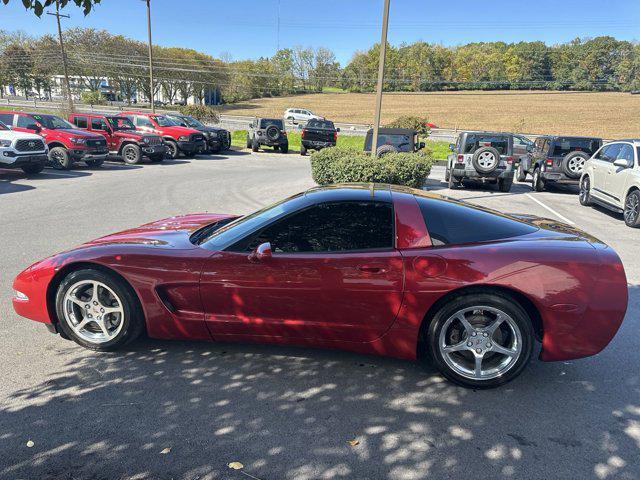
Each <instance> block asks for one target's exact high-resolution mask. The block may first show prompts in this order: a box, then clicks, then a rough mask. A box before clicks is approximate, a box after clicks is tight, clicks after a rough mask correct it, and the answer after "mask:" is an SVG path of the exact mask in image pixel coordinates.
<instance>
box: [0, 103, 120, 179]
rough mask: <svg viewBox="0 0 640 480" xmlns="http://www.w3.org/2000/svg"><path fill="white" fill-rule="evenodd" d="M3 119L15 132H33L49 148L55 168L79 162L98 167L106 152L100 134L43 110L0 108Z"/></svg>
mask: <svg viewBox="0 0 640 480" xmlns="http://www.w3.org/2000/svg"><path fill="white" fill-rule="evenodd" d="M0 115H2V118H4V119H5V120H8V119H9V116H11V117H12V118H11V121H4V123H5V124H7V125H9V126H11V127H12V129H13V130H15V131H16V132H26V133H36V134H38V135H40V136H41V137H43V138H44V140H45V142H46V143H47V146H48V147H49V162H50V163H51V166H52V167H54V168H58V169H65V170H68V169H70V168H71V167H72V166H73V164H74V163H75V162H78V161H82V162H84V163H86V164H87V165H89V166H91V167H99V166H100V165H102V163H103V162H104V161H105V159H106V158H107V156H108V155H109V150H108V149H107V141H106V140H105V139H104V137H103V136H102V135H97V134H95V133H90V132H86V131H83V130H78V129H77V128H76V127H75V126H74V125H72V124H70V123H69V122H67V121H66V120H64V119H63V118H60V117H58V116H56V115H49V114H44V113H42V114H41V113H26V112H13V111H5V110H0Z"/></svg>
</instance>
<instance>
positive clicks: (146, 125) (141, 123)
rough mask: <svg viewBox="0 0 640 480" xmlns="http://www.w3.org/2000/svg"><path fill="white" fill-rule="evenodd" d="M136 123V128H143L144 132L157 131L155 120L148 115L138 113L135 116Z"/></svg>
mask: <svg viewBox="0 0 640 480" xmlns="http://www.w3.org/2000/svg"><path fill="white" fill-rule="evenodd" d="M134 124H135V126H136V129H138V130H142V131H143V132H147V133H157V132H156V129H155V127H154V125H153V122H152V121H151V120H150V119H149V118H148V117H145V116H143V115H136V116H135V118H134Z"/></svg>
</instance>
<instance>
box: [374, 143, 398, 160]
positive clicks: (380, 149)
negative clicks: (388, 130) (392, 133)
mask: <svg viewBox="0 0 640 480" xmlns="http://www.w3.org/2000/svg"><path fill="white" fill-rule="evenodd" d="M397 151H398V149H397V148H396V147H394V146H393V145H380V146H379V147H378V149H377V150H376V156H378V157H381V156H382V155H384V154H386V153H391V152H397Z"/></svg>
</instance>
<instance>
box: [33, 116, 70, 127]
mask: <svg viewBox="0 0 640 480" xmlns="http://www.w3.org/2000/svg"><path fill="white" fill-rule="evenodd" d="M31 116H32V117H33V118H34V119H35V121H36V122H38V123H39V124H40V125H42V126H43V127H44V128H48V129H49V130H60V129H65V128H71V129H75V128H76V127H75V126H74V125H72V124H70V123H69V122H67V121H66V120H63V119H62V118H60V117H56V116H55V115H31Z"/></svg>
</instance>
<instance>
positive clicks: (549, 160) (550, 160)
mask: <svg viewBox="0 0 640 480" xmlns="http://www.w3.org/2000/svg"><path fill="white" fill-rule="evenodd" d="M547 167H553V158H547Z"/></svg>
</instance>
